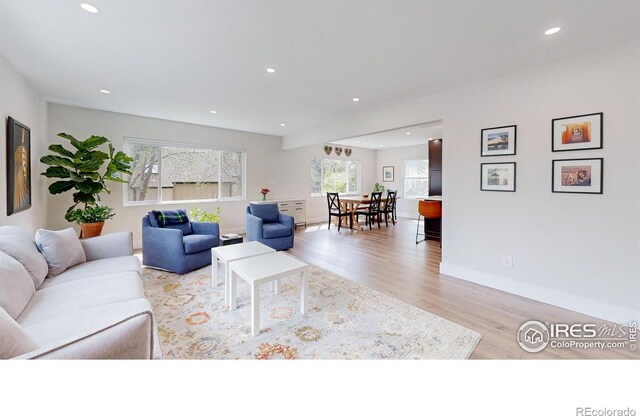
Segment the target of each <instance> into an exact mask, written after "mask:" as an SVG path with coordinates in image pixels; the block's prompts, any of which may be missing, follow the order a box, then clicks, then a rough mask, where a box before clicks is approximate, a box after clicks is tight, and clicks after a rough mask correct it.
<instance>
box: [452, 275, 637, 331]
mask: <svg viewBox="0 0 640 416" xmlns="http://www.w3.org/2000/svg"><path fill="white" fill-rule="evenodd" d="M440 273H442V274H446V275H449V276H453V277H456V278H458V279H462V280H466V281H468V282H472V283H476V284H479V285H482V286H486V287H490V288H492V289H497V290H501V291H503V292H507V293H511V294H514V295H518V296H522V297H525V298H528V299H533V300H536V301H538V302H542V303H546V304H549V305H553V306H557V307H560V308H563V309H568V310H570V311H574V312H578V313H583V314H585V315H589V316H593V317H596V318H600V319H605V320H607V321H611V322H614V323H618V324H621V325H627V324H629V322H631V321H638V320H639V319H640V311H634V310H632V309H626V308H620V307H618V306H615V305H610V304H608V303H602V302H598V301H595V300H591V299H587V298H583V297H579V296H574V295H571V294H568V293H563V292H558V291H555V290H552V289H547V288H544V287H540V286H535V285H531V284H528V283H522V282H517V281H514V280H511V279H505V278H503V277H496V276H492V275H490V274H488V273H483V272H478V271H476V270H472V269H468V268H466V267H461V266H456V265H454V264H447V263H440ZM530 318H531V319H536V317H535V316H531V317H530Z"/></svg>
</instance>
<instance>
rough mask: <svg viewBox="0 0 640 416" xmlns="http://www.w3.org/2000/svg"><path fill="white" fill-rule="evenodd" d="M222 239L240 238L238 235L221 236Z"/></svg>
mask: <svg viewBox="0 0 640 416" xmlns="http://www.w3.org/2000/svg"><path fill="white" fill-rule="evenodd" d="M222 238H228V239H233V238H240V234H233V233H230V234H222Z"/></svg>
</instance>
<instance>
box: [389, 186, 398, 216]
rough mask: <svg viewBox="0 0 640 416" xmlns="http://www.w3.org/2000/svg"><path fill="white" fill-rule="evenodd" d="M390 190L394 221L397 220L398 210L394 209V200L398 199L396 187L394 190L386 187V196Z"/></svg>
mask: <svg viewBox="0 0 640 416" xmlns="http://www.w3.org/2000/svg"><path fill="white" fill-rule="evenodd" d="M391 192H393V193H394V195H393V219H394V220H395V221H398V212H397V211H396V201H397V199H398V190H397V189H396V190H395V191H394V190H391V189H387V196H388V195H389V193H391Z"/></svg>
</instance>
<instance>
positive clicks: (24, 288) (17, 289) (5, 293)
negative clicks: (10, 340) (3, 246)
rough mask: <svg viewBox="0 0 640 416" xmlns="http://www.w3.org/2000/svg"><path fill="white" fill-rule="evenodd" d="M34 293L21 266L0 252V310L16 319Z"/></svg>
mask: <svg viewBox="0 0 640 416" xmlns="http://www.w3.org/2000/svg"><path fill="white" fill-rule="evenodd" d="M35 292H36V288H35V286H34V285H33V280H31V276H29V274H28V273H27V271H26V270H25V268H24V267H23V266H22V264H21V263H20V262H19V261H18V260H16V259H14V258H13V257H11V256H10V255H8V254H6V253H3V252H2V251H0V308H2V309H4V310H5V311H7V313H8V314H9V316H11V317H12V318H13V319H16V318H17V317H18V316H19V315H20V314H21V313H22V311H23V310H24V308H25V306H27V303H29V301H30V300H31V297H32V296H33V294H34V293H35ZM2 336H4V335H2Z"/></svg>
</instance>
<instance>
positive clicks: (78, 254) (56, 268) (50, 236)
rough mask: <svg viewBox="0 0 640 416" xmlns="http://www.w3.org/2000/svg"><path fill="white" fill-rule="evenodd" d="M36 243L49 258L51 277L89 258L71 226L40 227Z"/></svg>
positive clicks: (45, 256)
mask: <svg viewBox="0 0 640 416" xmlns="http://www.w3.org/2000/svg"><path fill="white" fill-rule="evenodd" d="M36 245H37V246H38V249H39V250H40V252H41V253H42V254H43V255H44V258H45V259H47V264H48V265H49V274H48V276H49V277H54V276H57V275H59V274H60V273H62V272H63V271H65V270H67V269H68V268H69V267H72V266H75V265H76V264H80V263H84V262H85V261H86V260H87V259H86V257H85V254H84V250H83V249H82V244H80V239H79V238H78V236H77V235H76V232H75V231H74V230H73V228H71V227H69V228H67V229H65V230H60V231H50V230H44V229H39V230H38V231H36Z"/></svg>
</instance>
